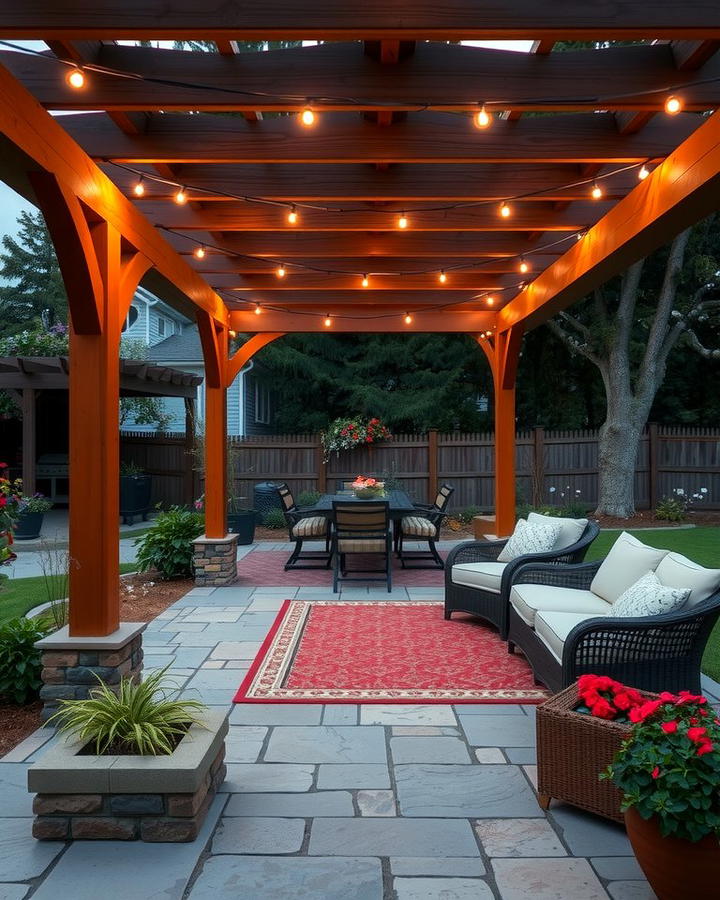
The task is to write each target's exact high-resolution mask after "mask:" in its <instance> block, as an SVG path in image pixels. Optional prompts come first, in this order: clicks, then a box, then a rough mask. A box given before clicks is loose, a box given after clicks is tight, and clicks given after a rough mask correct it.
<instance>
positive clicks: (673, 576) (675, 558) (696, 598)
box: [655, 552, 720, 609]
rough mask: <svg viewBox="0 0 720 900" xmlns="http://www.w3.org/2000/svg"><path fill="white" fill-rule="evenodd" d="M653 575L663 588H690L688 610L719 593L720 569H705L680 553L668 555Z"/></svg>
mask: <svg viewBox="0 0 720 900" xmlns="http://www.w3.org/2000/svg"><path fill="white" fill-rule="evenodd" d="M655 574H656V575H657V577H658V579H659V580H660V584H662V585H664V586H665V587H672V588H680V589H681V590H682V588H690V596H689V597H688V599H687V602H686V604H685V605H686V606H687V607H688V609H690V608H692V607H693V606H695V605H696V604H698V603H702V601H703V600H707V598H708V597H710V596H711V595H712V594H714V593H715V591H720V569H705V568H703V566H699V565H698V564H697V563H696V562H693V561H692V560H691V559H688V558H687V556H683V555H682V554H681V553H672V552H671V553H668V555H667V556H666V557H664V558H663V559H662V560H661V562H660V565H659V566H658V567H657V569H655Z"/></svg>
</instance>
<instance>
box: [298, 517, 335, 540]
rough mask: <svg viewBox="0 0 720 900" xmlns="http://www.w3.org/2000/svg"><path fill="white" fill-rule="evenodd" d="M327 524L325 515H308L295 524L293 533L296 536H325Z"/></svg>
mask: <svg viewBox="0 0 720 900" xmlns="http://www.w3.org/2000/svg"><path fill="white" fill-rule="evenodd" d="M327 524H328V520H327V519H326V518H325V516H308V517H307V518H306V519H300V521H299V522H297V523H296V524H295V525H293V530H292V535H293V537H296V538H309V537H324V536H325V532H326V531H327Z"/></svg>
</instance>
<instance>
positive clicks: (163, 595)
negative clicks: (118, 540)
mask: <svg viewBox="0 0 720 900" xmlns="http://www.w3.org/2000/svg"><path fill="white" fill-rule="evenodd" d="M193 587H195V582H194V581H193V579H192V578H177V579H173V580H171V581H159V580H158V577H157V575H156V574H155V573H153V572H138V573H136V574H134V575H128V576H126V577H125V578H121V579H120V618H121V619H122V620H123V621H124V622H150V621H151V620H152V619H154V618H155V617H156V616H158V615H160V613H161V612H165V610H166V609H167V608H168V606H172V604H173V603H175V601H176V600H179V599H180V598H181V597H184V596H185V594H187V592H188V591H189V590H190V589H191V588H193Z"/></svg>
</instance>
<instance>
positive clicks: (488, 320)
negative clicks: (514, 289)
mask: <svg viewBox="0 0 720 900" xmlns="http://www.w3.org/2000/svg"><path fill="white" fill-rule="evenodd" d="M305 312H306V313H309V315H308V314H305V315H303V314H301V313H300V312H292V311H288V312H274V311H273V310H267V311H265V312H263V314H262V316H256V315H255V314H254V313H253V312H252V311H251V310H232V311H231V312H230V313H229V320H230V327H231V328H232V329H233V330H234V331H240V332H244V333H248V332H253V331H257V329H258V328H259V327H262V329H263V331H284V332H286V333H293V334H298V333H300V334H302V333H307V334H311V333H318V332H319V333H323V334H332V333H333V332H334V333H340V334H343V333H344V334H347V333H350V334H352V333H356V332H357V333H373V332H375V333H378V332H380V333H386V334H398V333H399V334H418V333H433V332H440V333H466V334H472V333H474V332H480V331H485V330H489V329H492V328H493V327H494V324H495V321H496V319H497V314H496V313H492V312H487V311H485V310H455V311H453V310H440V311H434V312H431V311H426V312H422V311H418V312H413V322H412V324H411V325H406V324H405V322H404V321H403V317H402V314H401V315H397V312H393V313H389V314H387V315H383V314H382V312H376V313H374V314H373V313H368V311H367V310H366V309H364V308H363V307H345V308H343V309H342V317H341V316H334V315H333V313H334V310H333V309H332V307H327V306H326V307H323V306H318V308H317V310H315V311H311V310H307V311H305ZM327 313H330V315H331V316H332V324H331V326H330V327H329V328H327V327H326V326H325V325H324V324H323V321H324V318H325V315H326V314H327ZM378 316H380V317H378ZM258 320H261V321H258Z"/></svg>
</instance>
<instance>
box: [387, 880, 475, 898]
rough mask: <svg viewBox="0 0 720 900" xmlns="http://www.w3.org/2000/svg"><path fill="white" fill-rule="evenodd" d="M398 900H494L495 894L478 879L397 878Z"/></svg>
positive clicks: (396, 890) (395, 882)
mask: <svg viewBox="0 0 720 900" xmlns="http://www.w3.org/2000/svg"><path fill="white" fill-rule="evenodd" d="M394 887H395V893H396V894H397V900H484V898H487V900H492V897H493V892H492V891H491V890H490V888H489V887H488V886H487V884H486V883H485V882H484V881H480V880H479V879H476V878H396V879H395V881H394Z"/></svg>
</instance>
